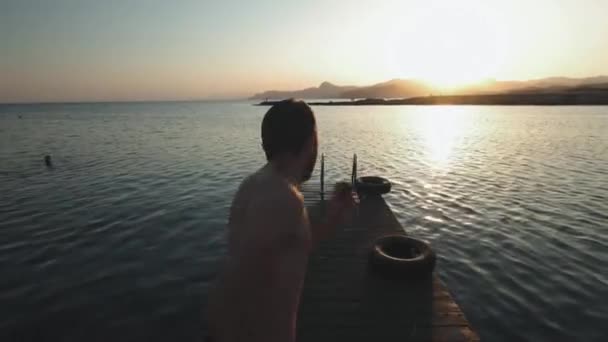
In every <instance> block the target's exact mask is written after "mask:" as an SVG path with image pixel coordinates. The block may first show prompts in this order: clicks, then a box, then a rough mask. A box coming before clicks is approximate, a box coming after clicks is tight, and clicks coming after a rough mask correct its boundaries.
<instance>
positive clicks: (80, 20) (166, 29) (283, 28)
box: [0, 0, 608, 102]
mask: <svg viewBox="0 0 608 342" xmlns="http://www.w3.org/2000/svg"><path fill="white" fill-rule="evenodd" d="M607 13H608V0H526V1H523V0H508V1H500V0H484V1H476V0H460V1H459V0H444V1H440V0H425V1H419V0H411V1H410V0H375V1H369V0H365V1H358V0H333V1H332V0H326V1H320V0H308V1H299V0H282V1H276V0H272V1H266V0H264V1H245V0H239V1H233V0H224V1H201V0H198V1H194V0H182V1H180V0H175V1H156V0H148V1H143V0H142V1H136V0H121V1H115V0H105V1H99V0H97V1H89V0H44V1H42V0H40V1H32V0H14V1H12V0H0V102H61V101H115V100H116V101H129V100H136V101H138V100H181V99H209V98H238V97H246V96H249V95H251V94H253V93H255V92H260V91H263V90H268V89H297V88H303V87H308V86H315V85H318V84H320V83H321V82H323V81H330V82H332V83H336V84H341V85H347V84H349V85H368V84H371V83H375V82H382V81H386V80H389V79H393V78H417V79H422V80H425V81H428V82H430V83H434V84H436V85H443V86H456V85H459V84H465V83H469V82H474V81H476V80H481V79H485V78H495V79H500V80H512V79H532V78H541V77H549V76H569V77H587V76H595V75H606V74H608V39H607V38H606V37H608V24H607V22H606V14H607Z"/></svg>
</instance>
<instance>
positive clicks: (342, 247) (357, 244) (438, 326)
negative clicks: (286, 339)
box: [297, 177, 479, 342]
mask: <svg viewBox="0 0 608 342" xmlns="http://www.w3.org/2000/svg"><path fill="white" fill-rule="evenodd" d="M321 179H323V177H321ZM322 188H323V187H322V186H320V185H319V184H316V185H315V184H307V185H305V186H304V187H303V189H302V192H303V194H304V198H305V202H306V205H307V207H308V211H309V215H310V217H311V220H312V221H313V222H314V221H316V220H319V219H320V218H321V217H322V216H323V211H324V201H322V199H321V197H322V195H321V192H320V191H319V189H322ZM324 195H325V196H329V194H324ZM326 198H327V197H326ZM396 232H400V233H402V232H404V229H403V227H402V226H401V225H400V224H399V222H398V221H397V219H396V217H395V215H394V214H393V212H392V211H391V209H390V208H389V207H388V205H387V203H386V202H385V201H384V199H383V198H382V197H380V196H373V197H368V198H362V200H361V204H360V206H359V210H358V213H357V214H356V215H355V218H354V220H353V222H352V223H350V224H347V225H345V226H344V227H340V229H338V231H336V233H335V234H334V236H333V237H332V238H330V239H328V240H327V241H324V242H322V243H321V245H320V246H319V247H318V248H317V250H316V251H315V252H314V253H313V255H312V256H311V258H310V261H309V265H308V272H307V275H306V280H305V284H304V291H303V293H302V300H301V303H300V312H299V315H298V322H297V335H298V336H297V340H298V341H299V342H321V341H332V342H333V341H350V342H352V341H366V342H369V341H378V342H388V341H479V337H478V336H477V334H476V333H475V332H474V331H473V329H472V328H471V326H470V325H469V323H468V321H467V320H466V318H465V316H464V314H463V313H462V311H461V310H460V308H459V306H458V305H457V304H456V303H455V302H454V299H453V298H452V296H451V295H450V293H449V292H448V290H447V288H446V287H445V286H444V285H443V284H442V283H441V281H440V280H439V279H438V278H437V276H436V275H433V277H432V280H431V279H429V280H426V281H419V282H403V281H394V280H387V279H384V278H382V277H379V276H378V275H376V274H374V273H372V272H370V270H369V268H368V253H369V251H370V248H371V246H372V244H373V242H374V240H375V239H376V238H377V237H379V236H381V235H383V234H387V233H396ZM437 252H438V254H440V253H441V251H437Z"/></svg>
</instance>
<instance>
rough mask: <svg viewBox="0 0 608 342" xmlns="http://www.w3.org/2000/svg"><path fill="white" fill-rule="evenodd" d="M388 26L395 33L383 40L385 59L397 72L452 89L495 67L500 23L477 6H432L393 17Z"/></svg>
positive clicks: (501, 40)
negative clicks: (408, 18) (403, 19)
mask: <svg viewBox="0 0 608 342" xmlns="http://www.w3.org/2000/svg"><path fill="white" fill-rule="evenodd" d="M472 8H474V7H472ZM497 18H498V19H497ZM390 30H392V31H393V32H395V33H394V34H393V35H392V36H391V38H390V39H389V40H387V44H388V46H387V53H388V54H389V63H390V64H391V68H392V69H393V70H394V71H393V72H394V73H395V74H397V75H400V77H403V78H417V79H420V80H423V81H426V82H427V83H429V84H431V85H433V86H435V87H438V88H443V89H451V88H455V87H459V86H463V85H467V84H470V83H475V82H478V81H481V80H483V79H487V78H492V77H494V76H495V75H496V74H498V73H500V68H501V65H502V64H503V58H504V55H505V53H504V49H505V47H506V44H505V42H506V39H505V37H504V25H503V23H502V22H501V21H500V19H499V16H498V17H493V16H491V15H488V13H487V12H481V11H480V9H479V8H476V9H468V10H467V9H463V8H462V7H449V6H442V7H432V8H430V9H429V10H427V11H424V12H420V13H418V14H417V15H416V20H414V21H412V22H408V23H406V24H405V25H402V26H399V24H398V23H392V25H391V28H390Z"/></svg>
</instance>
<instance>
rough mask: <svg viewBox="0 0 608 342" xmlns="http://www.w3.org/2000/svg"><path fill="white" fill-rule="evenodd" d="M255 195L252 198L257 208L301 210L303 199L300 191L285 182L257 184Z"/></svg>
mask: <svg viewBox="0 0 608 342" xmlns="http://www.w3.org/2000/svg"><path fill="white" fill-rule="evenodd" d="M257 192H258V193H257V197H258V198H255V199H254V200H253V203H254V206H255V207H256V209H257V210H263V211H266V210H270V211H273V212H277V213H281V212H287V213H294V212H301V211H302V209H303V208H304V199H303V198H302V195H301V194H300V192H299V191H298V190H297V189H296V188H294V187H293V186H291V185H289V184H287V183H278V182H269V183H267V184H264V185H263V186H262V185H258V187H257Z"/></svg>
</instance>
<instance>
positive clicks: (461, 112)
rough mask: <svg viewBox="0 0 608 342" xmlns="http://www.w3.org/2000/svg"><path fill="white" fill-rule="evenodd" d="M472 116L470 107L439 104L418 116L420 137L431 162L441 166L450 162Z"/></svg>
mask: <svg viewBox="0 0 608 342" xmlns="http://www.w3.org/2000/svg"><path fill="white" fill-rule="evenodd" d="M472 116H473V115H472V113H471V110H470V108H469V107H463V106H437V107H432V108H428V109H427V110H426V111H425V115H418V116H417V117H416V119H415V121H416V126H417V131H418V133H419V138H420V141H421V142H422V144H423V146H424V150H425V151H426V157H427V160H428V162H429V163H430V164H432V165H433V166H436V167H439V168H443V167H446V166H448V165H449V164H450V162H451V161H452V159H453V158H454V154H455V151H456V150H457V149H458V147H459V145H461V144H462V138H463V137H464V136H465V135H466V134H467V132H468V130H469V129H470V127H471V122H472V120H471V119H472Z"/></svg>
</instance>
